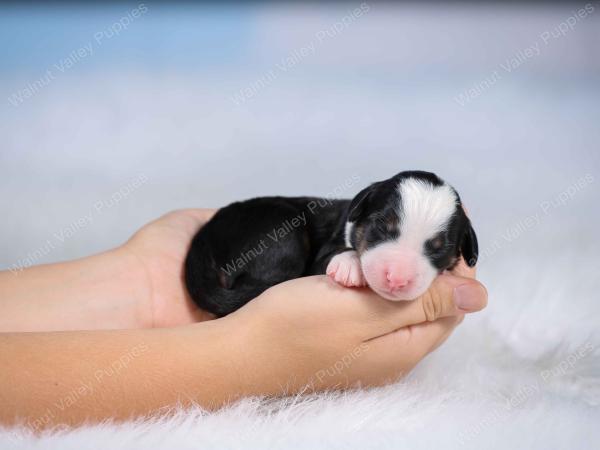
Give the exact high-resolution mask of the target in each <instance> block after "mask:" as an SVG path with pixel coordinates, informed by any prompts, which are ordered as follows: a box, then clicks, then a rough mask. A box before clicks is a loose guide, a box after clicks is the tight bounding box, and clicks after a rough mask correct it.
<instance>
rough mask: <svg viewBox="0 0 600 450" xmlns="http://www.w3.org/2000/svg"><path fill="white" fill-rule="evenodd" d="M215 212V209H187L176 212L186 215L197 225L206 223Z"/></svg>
mask: <svg viewBox="0 0 600 450" xmlns="http://www.w3.org/2000/svg"><path fill="white" fill-rule="evenodd" d="M217 211H218V210H216V209H209V208H188V209H181V210H178V212H181V213H183V214H186V215H188V216H189V217H192V218H193V219H195V220H196V221H197V222H199V223H204V222H208V221H209V220H210V219H211V218H212V216H214V215H215V213H216V212H217Z"/></svg>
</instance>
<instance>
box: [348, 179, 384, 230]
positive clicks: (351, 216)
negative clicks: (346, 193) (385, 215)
mask: <svg viewBox="0 0 600 450" xmlns="http://www.w3.org/2000/svg"><path fill="white" fill-rule="evenodd" d="M379 184H380V183H373V184H371V185H370V186H368V187H366V188H364V189H363V190H362V191H360V192H359V193H358V194H356V196H355V197H354V198H353V199H352V201H351V202H350V207H349V208H348V211H349V212H348V222H356V221H357V220H358V218H359V217H360V215H361V214H362V213H363V211H364V210H365V206H366V205H367V203H368V201H369V196H370V195H371V194H372V193H373V192H375V189H376V188H377V186H378V185H379Z"/></svg>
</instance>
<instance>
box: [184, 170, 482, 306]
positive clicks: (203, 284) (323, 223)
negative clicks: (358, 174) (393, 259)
mask: <svg viewBox="0 0 600 450" xmlns="http://www.w3.org/2000/svg"><path fill="white" fill-rule="evenodd" d="M406 177H414V178H418V179H420V180H423V181H425V182H427V183H431V184H433V185H435V186H438V185H440V184H442V183H443V181H442V180H440V179H439V178H438V177H437V176H436V175H434V174H432V173H429V172H421V171H409V172H401V173H399V174H398V175H396V176H394V177H392V178H390V179H388V180H385V181H380V182H377V183H373V184H372V185H370V186H369V187H367V188H365V189H363V190H362V191H361V192H359V194H358V195H357V196H356V197H355V198H354V199H353V200H351V201H350V200H329V199H323V198H316V197H261V198H255V199H251V200H246V201H243V202H236V203H233V204H231V205H229V206H227V207H225V208H222V209H220V210H219V211H218V212H217V213H216V214H215V216H214V217H213V218H212V219H211V220H210V221H209V222H208V223H207V224H206V225H205V226H204V227H202V229H201V230H200V231H199V232H198V234H197V235H196V236H195V237H194V239H193V241H192V244H191V248H190V250H189V253H188V255H187V259H186V262H185V281H186V284H187V288H188V291H189V293H190V295H191V297H192V299H193V300H194V301H195V302H196V304H197V305H198V306H200V307H201V308H203V309H204V310H207V311H210V312H212V313H213V314H215V315H216V316H218V317H221V316H225V315H227V314H229V313H231V312H233V311H235V310H236V309H238V308H240V307H241V306H243V305H244V304H246V303H247V302H248V301H250V300H251V299H253V298H255V297H256V296H258V295H259V294H261V293H262V292H263V291H265V290H266V289H268V288H269V287H271V286H274V285H276V284H279V283H282V282H284V281H287V280H290V279H293V278H299V277H302V276H308V275H316V274H324V273H325V269H326V267H327V264H328V263H329V261H330V260H331V258H332V257H333V256H335V255H336V254H338V253H340V252H343V251H345V250H349V248H348V247H347V245H346V241H345V225H346V222H347V221H349V222H352V223H353V224H354V226H353V228H352V233H351V235H350V236H349V241H350V243H351V245H352V248H354V249H355V250H357V251H358V254H359V255H361V254H362V253H364V252H365V251H368V249H370V248H372V247H374V246H376V245H377V244H379V243H381V242H384V241H386V240H393V239H395V238H397V237H398V226H397V224H398V223H399V221H400V220H401V217H398V205H401V204H402V199H401V198H399V193H398V189H397V186H398V184H399V183H400V182H401V181H402V179H404V178H406ZM434 240H435V242H433V241H434ZM423 252H424V254H425V255H426V256H427V257H428V258H429V259H430V261H431V263H432V264H433V266H434V267H436V268H437V269H438V270H439V271H440V272H441V271H443V270H445V269H448V268H450V267H452V266H453V265H454V264H455V263H456V261H457V259H458V258H459V257H460V255H461V254H463V255H464V257H465V260H466V261H467V263H468V264H469V265H471V266H473V265H475V263H476V261H477V238H476V236H475V232H474V231H473V228H472V227H471V224H470V222H469V219H468V218H467V217H466V215H465V214H464V212H463V209H462V205H461V202H460V198H459V197H458V194H457V201H456V210H455V213H454V214H453V216H452V218H451V220H450V221H449V224H448V226H447V228H446V229H445V230H444V231H443V232H441V233H440V235H439V236H436V237H435V238H433V239H431V240H430V241H428V242H427V243H425V246H424V248H423Z"/></svg>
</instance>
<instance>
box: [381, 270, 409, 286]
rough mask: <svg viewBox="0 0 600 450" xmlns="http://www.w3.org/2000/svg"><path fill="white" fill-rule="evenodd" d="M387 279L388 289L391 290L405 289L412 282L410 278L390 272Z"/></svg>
mask: <svg viewBox="0 0 600 450" xmlns="http://www.w3.org/2000/svg"><path fill="white" fill-rule="evenodd" d="M386 278H387V281H388V287H389V288H390V289H391V290H394V289H401V288H404V287H406V286H408V285H409V284H410V282H411V281H412V278H411V277H410V276H406V275H404V274H399V273H394V272H388V273H387V275H386Z"/></svg>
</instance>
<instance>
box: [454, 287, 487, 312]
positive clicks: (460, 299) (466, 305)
mask: <svg viewBox="0 0 600 450" xmlns="http://www.w3.org/2000/svg"><path fill="white" fill-rule="evenodd" d="M485 298H486V292H485V289H484V288H483V286H481V285H480V284H476V283H466V284H461V285H460V286H456V287H455V288H454V304H455V305H456V307H457V308H458V309H461V310H463V311H479V310H480V309H481V308H482V307H483V306H484V305H485Z"/></svg>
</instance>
